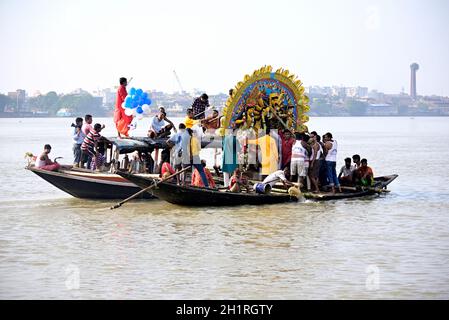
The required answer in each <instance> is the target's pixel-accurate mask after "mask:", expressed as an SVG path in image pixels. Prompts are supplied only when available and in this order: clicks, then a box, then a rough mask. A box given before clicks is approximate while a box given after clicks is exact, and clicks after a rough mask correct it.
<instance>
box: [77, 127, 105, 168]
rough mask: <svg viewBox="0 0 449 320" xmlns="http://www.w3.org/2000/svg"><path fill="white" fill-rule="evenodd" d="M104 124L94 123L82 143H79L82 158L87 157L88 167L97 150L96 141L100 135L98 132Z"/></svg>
mask: <svg viewBox="0 0 449 320" xmlns="http://www.w3.org/2000/svg"><path fill="white" fill-rule="evenodd" d="M104 127H105V126H104V125H101V124H99V123H96V124H95V125H94V127H93V129H91V130H90V131H89V133H88V134H87V135H86V137H85V138H84V141H83V144H82V145H81V151H82V152H83V157H84V159H87V166H88V167H87V168H88V169H90V165H91V162H92V159H93V158H94V157H95V155H96V153H97V151H96V148H97V143H98V140H99V139H100V137H101V135H100V132H101V130H103V128H104Z"/></svg>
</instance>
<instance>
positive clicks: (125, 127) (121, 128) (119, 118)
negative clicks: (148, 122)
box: [114, 78, 133, 138]
mask: <svg viewBox="0 0 449 320" xmlns="http://www.w3.org/2000/svg"><path fill="white" fill-rule="evenodd" d="M127 85H128V80H127V79H126V78H120V87H119V88H118V90H117V100H116V103H115V110H114V123H115V126H116V127H117V135H118V137H119V138H121V137H122V135H123V136H125V137H128V131H129V125H130V124H131V121H132V120H133V117H132V116H127V115H126V114H125V109H123V108H122V104H123V101H125V98H126V96H127V95H128V92H127V91H126V86H127Z"/></svg>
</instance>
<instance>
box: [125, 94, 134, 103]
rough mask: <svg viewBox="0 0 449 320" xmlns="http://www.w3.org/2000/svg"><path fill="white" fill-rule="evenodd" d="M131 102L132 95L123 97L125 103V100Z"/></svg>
mask: <svg viewBox="0 0 449 320" xmlns="http://www.w3.org/2000/svg"><path fill="white" fill-rule="evenodd" d="M128 101H129V102H132V101H133V98H132V97H130V96H127V97H126V98H125V103H127V102H128Z"/></svg>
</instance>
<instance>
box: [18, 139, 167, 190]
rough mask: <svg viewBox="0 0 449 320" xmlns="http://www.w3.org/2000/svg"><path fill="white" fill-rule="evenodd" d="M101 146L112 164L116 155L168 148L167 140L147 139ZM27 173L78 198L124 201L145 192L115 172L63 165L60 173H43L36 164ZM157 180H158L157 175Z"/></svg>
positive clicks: (118, 141)
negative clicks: (33, 174)
mask: <svg viewBox="0 0 449 320" xmlns="http://www.w3.org/2000/svg"><path fill="white" fill-rule="evenodd" d="M100 143H104V146H105V150H107V152H106V153H105V155H106V156H107V155H108V153H109V160H112V159H113V155H114V154H115V155H116V156H117V158H118V155H120V154H126V153H131V152H134V151H139V152H152V151H154V150H155V149H157V148H164V147H166V145H165V140H152V139H150V138H147V137H140V138H139V137H137V138H133V139H118V138H115V137H112V138H106V137H102V140H101V141H100ZM25 169H28V170H30V171H31V172H33V173H35V174H36V175H38V176H39V177H41V178H42V179H44V180H45V181H47V182H49V183H51V184H52V185H54V186H55V187H56V188H58V189H60V190H62V191H64V192H67V193H68V194H70V195H72V196H74V197H76V198H85V199H124V198H127V197H129V196H131V195H133V194H135V193H137V192H139V191H140V190H141V189H140V188H139V187H138V186H136V185H135V184H133V183H132V182H129V181H128V180H126V179H124V178H122V177H120V176H119V175H117V174H114V173H111V172H96V171H92V170H86V169H80V168H74V167H73V166H71V165H62V166H61V168H60V169H59V170H58V171H47V170H42V169H39V168H36V167H35V166H34V165H32V164H29V165H28V166H27V167H25ZM150 176H151V175H150ZM154 176H155V177H156V175H154ZM140 198H144V199H154V196H153V195H151V194H149V193H144V194H142V195H141V196H140Z"/></svg>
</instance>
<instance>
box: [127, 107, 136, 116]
mask: <svg viewBox="0 0 449 320" xmlns="http://www.w3.org/2000/svg"><path fill="white" fill-rule="evenodd" d="M125 114H126V115H127V116H132V115H134V109H131V108H126V109H125Z"/></svg>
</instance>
